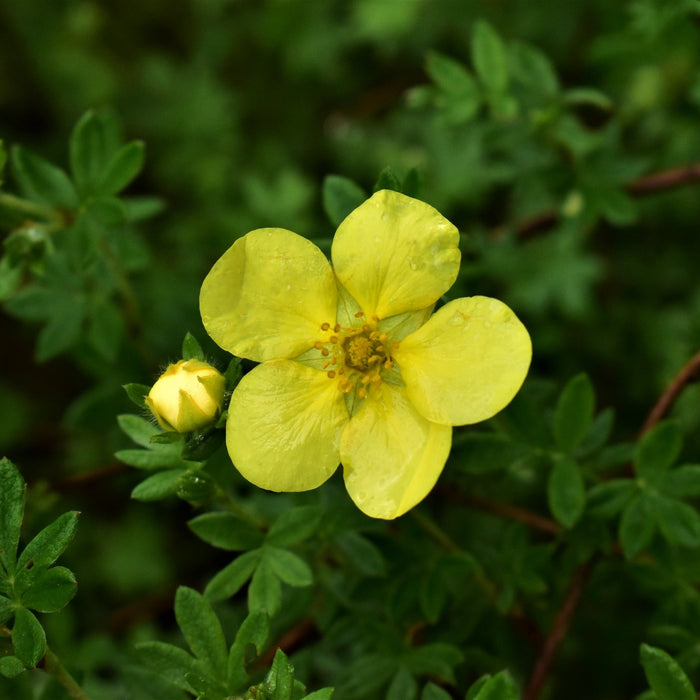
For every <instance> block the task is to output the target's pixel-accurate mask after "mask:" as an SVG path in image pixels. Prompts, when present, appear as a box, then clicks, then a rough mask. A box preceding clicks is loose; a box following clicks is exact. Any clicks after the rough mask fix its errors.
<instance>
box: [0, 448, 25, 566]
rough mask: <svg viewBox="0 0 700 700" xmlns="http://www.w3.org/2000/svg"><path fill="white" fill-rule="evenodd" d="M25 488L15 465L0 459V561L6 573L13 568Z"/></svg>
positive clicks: (7, 460)
mask: <svg viewBox="0 0 700 700" xmlns="http://www.w3.org/2000/svg"><path fill="white" fill-rule="evenodd" d="M25 489H26V486H25V483H24V479H23V478H22V475H21V474H20V473H19V471H18V470H17V467H15V465H14V464H12V462H10V460H9V459H6V458H4V457H3V459H0V562H1V563H2V565H3V566H4V567H5V569H6V570H7V571H8V573H11V572H13V571H14V569H15V557H16V556H17V544H18V543H19V531H20V528H21V526H22V515H23V513H24V492H25ZM0 578H2V567H0Z"/></svg>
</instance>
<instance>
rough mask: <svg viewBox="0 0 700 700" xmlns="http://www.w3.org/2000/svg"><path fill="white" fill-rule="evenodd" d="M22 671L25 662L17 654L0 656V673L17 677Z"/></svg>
mask: <svg viewBox="0 0 700 700" xmlns="http://www.w3.org/2000/svg"><path fill="white" fill-rule="evenodd" d="M20 673H24V664H23V663H22V662H21V661H20V660H19V659H18V658H17V657H16V656H1V657H0V675H3V676H5V678H15V677H16V676H19V674H20Z"/></svg>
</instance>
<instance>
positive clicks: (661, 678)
mask: <svg viewBox="0 0 700 700" xmlns="http://www.w3.org/2000/svg"><path fill="white" fill-rule="evenodd" d="M639 659H640V661H641V663H642V666H643V667H644V674H645V675H646V677H647V682H648V683H649V686H650V687H651V689H652V690H653V691H654V693H656V698H657V700H695V698H696V692H695V689H694V688H693V684H692V683H691V682H690V680H689V679H688V676H686V674H685V672H684V671H683V669H682V668H681V667H680V665H679V664H678V662H677V661H676V660H675V659H674V658H673V657H672V656H670V654H667V653H666V652H665V651H664V650H663V649H658V648H656V647H652V646H649V645H648V644H642V645H641V647H640V650H639Z"/></svg>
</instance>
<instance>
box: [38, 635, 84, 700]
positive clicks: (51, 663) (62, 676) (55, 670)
mask: <svg viewBox="0 0 700 700" xmlns="http://www.w3.org/2000/svg"><path fill="white" fill-rule="evenodd" d="M44 669H45V670H46V671H47V673H50V674H51V675H52V676H53V677H54V678H55V679H56V680H57V681H58V682H59V683H60V684H61V685H62V686H63V687H64V688H65V689H66V691H67V692H68V695H70V697H71V698H73V700H90V698H89V697H88V695H87V694H86V693H85V691H84V690H83V689H82V688H81V687H80V686H79V685H78V683H77V681H76V680H75V678H73V676H71V674H70V673H69V672H68V669H66V667H65V666H64V665H63V664H62V663H61V660H60V659H59V658H58V656H56V654H54V653H53V652H52V651H51V649H49V648H48V647H46V655H45V656H44Z"/></svg>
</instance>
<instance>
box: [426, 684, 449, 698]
mask: <svg viewBox="0 0 700 700" xmlns="http://www.w3.org/2000/svg"><path fill="white" fill-rule="evenodd" d="M420 700H452V696H451V695H450V694H449V693H448V692H447V691H446V690H443V689H442V688H441V687H440V686H439V685H435V683H433V682H432V681H429V682H428V683H426V684H425V688H423V692H422V693H421V696H420Z"/></svg>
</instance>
